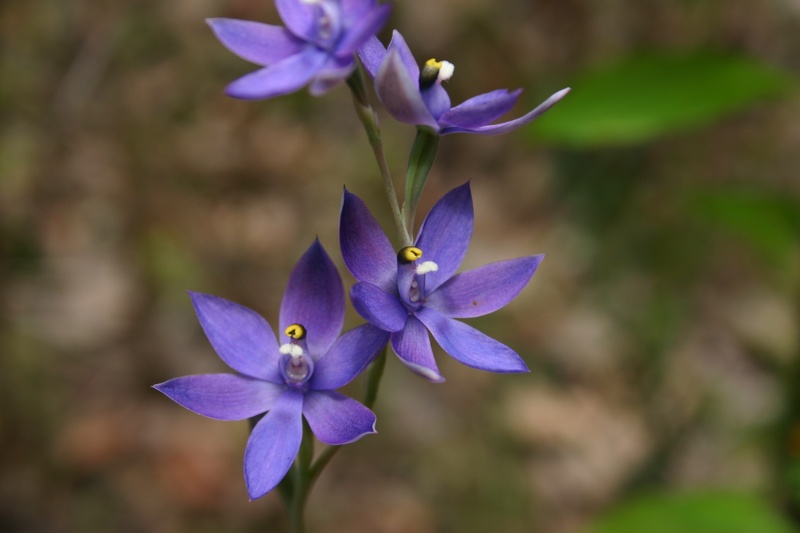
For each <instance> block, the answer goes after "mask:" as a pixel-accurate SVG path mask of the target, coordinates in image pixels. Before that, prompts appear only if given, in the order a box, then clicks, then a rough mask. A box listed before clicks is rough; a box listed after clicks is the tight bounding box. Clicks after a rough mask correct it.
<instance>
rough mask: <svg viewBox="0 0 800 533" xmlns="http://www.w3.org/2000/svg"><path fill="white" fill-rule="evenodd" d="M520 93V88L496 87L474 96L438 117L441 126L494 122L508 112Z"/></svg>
mask: <svg viewBox="0 0 800 533" xmlns="http://www.w3.org/2000/svg"><path fill="white" fill-rule="evenodd" d="M520 94H522V89H517V90H516V91H513V92H509V91H508V89H498V90H496V91H492V92H489V93H484V94H480V95H478V96H474V97H472V98H470V99H469V100H466V101H465V102H462V103H460V104H458V105H457V106H455V107H454V108H452V109H451V110H449V111H447V112H446V113H445V114H443V115H442V116H441V117H439V123H440V124H442V126H458V127H461V128H477V127H480V126H485V125H486V124H490V123H491V122H494V121H495V120H497V119H498V118H500V117H502V116H503V115H505V114H506V113H508V112H509V111H510V110H511V108H512V107H514V104H515V103H516V102H517V99H519V95H520Z"/></svg>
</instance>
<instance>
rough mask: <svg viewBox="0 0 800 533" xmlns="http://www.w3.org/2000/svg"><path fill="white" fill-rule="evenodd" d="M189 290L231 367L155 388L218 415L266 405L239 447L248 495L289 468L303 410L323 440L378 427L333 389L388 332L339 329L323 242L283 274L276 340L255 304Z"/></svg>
mask: <svg viewBox="0 0 800 533" xmlns="http://www.w3.org/2000/svg"><path fill="white" fill-rule="evenodd" d="M190 294H191V298H192V303H193V304H194V308H195V311H196V313H197V317H198V319H199V320H200V325H201V326H202V328H203V331H205V334H206V336H207V337H208V340H209V341H210V342H211V345H212V346H213V347H214V349H215V350H216V352H217V354H218V355H219V356H220V358H221V359H222V360H223V361H224V362H225V363H226V364H227V365H228V366H229V367H231V368H232V369H233V370H235V371H236V372H237V374H204V375H195V376H186V377H181V378H176V379H172V380H169V381H167V382H165V383H161V384H159V385H155V388H156V389H158V390H159V391H161V392H163V393H164V394H166V395H167V396H169V397H170V398H171V399H172V400H174V401H175V402H177V403H179V404H180V405H182V406H183V407H185V408H187V409H189V410H191V411H194V412H195V413H198V414H201V415H203V416H207V417H209V418H214V419H217V420H244V419H247V418H251V417H254V416H257V415H260V414H262V413H265V412H266V415H264V417H263V418H261V420H259V421H258V422H257V423H256V425H255V427H254V428H253V431H252V433H251V434H250V438H249V439H248V441H247V447H246V449H245V455H244V475H245V482H246V484H247V491H248V493H249V494H250V497H251V498H252V499H255V498H259V497H261V496H263V495H264V494H266V493H267V492H269V491H271V490H272V489H273V488H274V487H275V486H276V485H277V484H278V483H279V482H280V481H281V479H283V477H284V476H285V475H286V473H287V472H288V470H289V468H290V467H291V465H292V462H293V461H294V459H295V456H296V455H297V452H298V450H299V448H300V442H301V440H302V434H303V422H302V419H303V417H305V419H306V421H307V422H308V424H309V426H310V428H311V430H312V431H313V433H314V435H315V436H316V437H317V439H319V440H320V441H322V442H323V443H325V444H330V445H339V444H346V443H349V442H352V441H355V440H357V439H359V438H361V437H363V436H364V435H366V434H368V433H374V432H375V415H374V414H373V413H372V411H370V410H369V409H368V408H367V407H365V406H363V405H361V404H360V403H359V402H357V401H355V400H352V399H350V398H347V397H346V396H343V395H342V394H340V393H338V392H335V391H334V390H333V389H337V388H339V387H342V386H344V385H345V384H347V383H349V382H350V381H351V380H352V379H353V378H354V377H355V376H356V375H358V374H359V373H360V372H361V371H362V370H363V369H364V368H365V367H366V366H367V365H368V364H369V363H370V362H371V361H372V360H373V359H374V358H375V356H376V355H377V354H378V352H379V351H380V350H381V349H382V348H383V347H384V346H385V345H386V342H387V341H388V334H387V333H386V332H383V331H381V330H380V329H378V328H375V327H373V326H371V325H369V324H365V325H362V326H359V327H357V328H355V329H352V330H350V331H348V332H346V333H345V334H343V335H341V336H339V333H340V332H341V329H342V324H343V322H344V289H343V287H342V281H341V278H340V277H339V273H338V271H337V270H336V267H335V266H334V265H333V263H332V262H331V260H330V258H329V257H328V255H327V253H326V252H325V250H324V249H323V247H322V245H321V244H320V243H319V241H314V243H313V244H312V245H311V246H310V247H309V249H308V250H307V251H306V253H305V254H304V255H303V257H302V258H301V259H300V260H299V261H298V263H297V265H296V266H295V267H294V269H293V271H292V273H291V276H290V278H289V283H288V285H287V287H286V291H285V292H284V295H283V300H282V302H281V308H280V316H279V323H280V330H281V332H282V335H281V343H280V344H279V343H278V340H277V338H276V337H275V334H274V333H273V332H272V329H271V328H270V325H269V324H268V323H267V321H266V320H264V319H263V318H262V317H261V316H260V315H258V314H257V313H256V312H254V311H252V310H250V309H248V308H246V307H244V306H241V305H239V304H236V303H234V302H231V301H228V300H225V299H223V298H219V297H216V296H211V295H208V294H199V293H190Z"/></svg>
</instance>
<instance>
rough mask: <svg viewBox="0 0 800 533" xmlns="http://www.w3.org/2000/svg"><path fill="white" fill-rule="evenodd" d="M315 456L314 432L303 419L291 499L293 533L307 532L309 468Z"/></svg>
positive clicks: (290, 520)
mask: <svg viewBox="0 0 800 533" xmlns="http://www.w3.org/2000/svg"><path fill="white" fill-rule="evenodd" d="M313 456H314V433H313V432H312V431H311V427H310V426H309V425H308V422H306V420H305V418H304V419H303V440H302V441H301V443H300V450H299V452H298V453H297V460H296V461H295V464H294V486H293V489H294V490H293V493H292V498H291V500H290V501H289V525H290V531H291V533H305V532H306V524H305V510H306V501H307V500H308V493H309V491H310V490H311V481H310V479H311V476H310V475H309V470H310V466H311V459H312V457H313Z"/></svg>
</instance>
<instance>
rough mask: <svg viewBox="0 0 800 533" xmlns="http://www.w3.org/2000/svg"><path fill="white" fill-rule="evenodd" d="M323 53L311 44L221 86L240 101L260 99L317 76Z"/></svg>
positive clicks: (325, 56) (301, 85)
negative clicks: (225, 85)
mask: <svg viewBox="0 0 800 533" xmlns="http://www.w3.org/2000/svg"><path fill="white" fill-rule="evenodd" d="M327 58H328V56H327V54H326V53H325V52H324V51H322V50H319V49H317V48H315V47H313V46H309V47H308V48H306V49H305V50H304V51H303V52H300V53H299V54H295V55H293V56H290V57H288V58H286V59H284V60H283V61H279V62H278V63H275V64H274V65H271V66H269V67H264V68H262V69H259V70H256V71H255V72H251V73H250V74H245V75H244V76H242V77H241V78H239V79H238V80H236V81H234V82H233V83H231V84H230V85H228V87H226V88H225V94H227V95H228V96H232V97H234V98H241V99H242V100H261V99H264V98H272V97H275V96H281V95H284V94H288V93H291V92H294V91H296V90H298V89H300V88H301V87H303V86H304V85H306V84H307V83H308V82H310V81H311V80H312V79H313V78H314V76H316V75H317V73H318V72H319V70H320V69H321V68H322V66H323V65H324V64H325V61H326V60H327Z"/></svg>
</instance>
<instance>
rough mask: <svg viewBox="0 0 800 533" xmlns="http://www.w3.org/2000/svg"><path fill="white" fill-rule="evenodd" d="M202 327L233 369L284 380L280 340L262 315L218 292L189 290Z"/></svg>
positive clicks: (274, 380) (273, 379) (279, 380)
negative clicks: (216, 293) (227, 298)
mask: <svg viewBox="0 0 800 533" xmlns="http://www.w3.org/2000/svg"><path fill="white" fill-rule="evenodd" d="M189 296H191V298H192V304H194V310H195V312H196V313H197V318H198V320H199V321H200V326H202V328H203V331H204V332H205V334H206V337H208V340H209V342H210V343H211V346H213V347H214V350H215V351H216V352H217V355H219V356H220V358H221V359H222V360H223V361H225V363H226V364H227V365H228V366H229V367H231V368H232V369H234V370H236V371H237V372H240V373H242V374H245V375H247V376H252V377H254V378H261V379H265V380H267V381H271V382H273V383H283V382H284V381H283V376H282V375H281V373H280V371H279V368H278V363H279V360H280V353H279V351H278V341H277V339H276V338H275V334H274V333H273V332H272V328H270V326H269V324H268V323H267V321H266V320H264V319H263V318H262V317H261V315H259V314H258V313H256V312H255V311H252V310H250V309H248V308H247V307H244V306H243V305H239V304H237V303H234V302H231V301H230V300H226V299H224V298H220V297H218V296H212V295H210V294H202V293H199V292H190V293H189Z"/></svg>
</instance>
